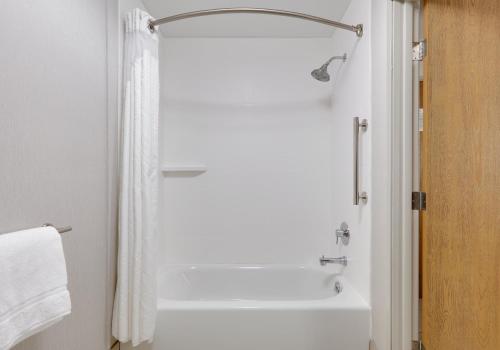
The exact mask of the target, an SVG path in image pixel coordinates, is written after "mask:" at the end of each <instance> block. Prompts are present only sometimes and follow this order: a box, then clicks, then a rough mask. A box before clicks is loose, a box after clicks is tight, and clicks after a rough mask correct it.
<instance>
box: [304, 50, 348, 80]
mask: <svg viewBox="0 0 500 350" xmlns="http://www.w3.org/2000/svg"><path fill="white" fill-rule="evenodd" d="M333 60H342V61H344V62H345V61H346V60H347V54H346V53H345V54H344V55H342V56H333V57H332V58H330V59H329V60H328V61H326V63H325V64H323V65H322V66H321V67H319V68H318V69H315V70H313V71H312V72H311V75H312V76H313V78H314V79H316V80H318V81H322V82H327V81H330V74H328V66H329V65H330V63H331V62H332V61H333Z"/></svg>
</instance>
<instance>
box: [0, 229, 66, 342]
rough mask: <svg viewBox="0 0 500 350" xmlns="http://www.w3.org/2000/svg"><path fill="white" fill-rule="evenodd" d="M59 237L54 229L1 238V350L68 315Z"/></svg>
mask: <svg viewBox="0 0 500 350" xmlns="http://www.w3.org/2000/svg"><path fill="white" fill-rule="evenodd" d="M67 284H68V282H67V274H66V261H65V260H64V253H63V247H62V242H61V237H60V235H59V233H58V232H57V230H55V229H54V228H53V227H40V228H35V229H31V230H24V231H18V232H13V233H7V234H2V235H0V350H7V349H10V348H11V347H13V346H14V345H15V344H17V343H19V342H20V341H21V340H23V339H26V338H27V337H29V336H31V335H33V334H35V333H38V332H40V331H42V330H44V329H45V328H47V327H49V326H51V325H52V324H54V323H56V322H58V321H60V320H61V319H62V318H63V316H65V315H68V314H69V313H70V312H71V301H70V296H69V292H68V289H67Z"/></svg>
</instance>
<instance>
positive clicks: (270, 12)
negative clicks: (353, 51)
mask: <svg viewBox="0 0 500 350" xmlns="http://www.w3.org/2000/svg"><path fill="white" fill-rule="evenodd" d="M230 13H250V14H265V15H275V16H284V17H292V18H299V19H303V20H306V21H311V22H316V23H321V24H324V25H327V26H330V27H335V28H340V29H344V30H349V31H351V32H354V33H356V35H357V36H358V37H362V36H363V25H362V24H357V25H349V24H345V23H341V22H336V21H332V20H329V19H326V18H322V17H317V16H311V15H308V14H305V13H300V12H292V11H284V10H276V9H266V8H252V7H234V8H218V9H209V10H200V11H193V12H186V13H180V14H178V15H174V16H169V17H164V18H159V19H155V20H151V21H149V30H151V32H154V31H155V29H156V27H157V26H159V25H161V24H165V23H170V22H174V21H179V20H182V19H187V18H195V17H203V16H210V15H220V14H230Z"/></svg>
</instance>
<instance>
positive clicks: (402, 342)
mask: <svg viewBox="0 0 500 350" xmlns="http://www.w3.org/2000/svg"><path fill="white" fill-rule="evenodd" d="M418 5H419V3H418V2H417V1H412V0H395V1H392V25H391V27H392V38H391V56H392V57H391V59H392V73H391V127H392V130H391V140H392V142H391V179H392V188H391V349H393V350H399V349H401V350H412V348H413V341H414V340H415V341H417V340H418V337H419V321H418V320H419V315H418V312H419V311H418V287H419V286H418V248H419V247H418V212H414V211H413V210H412V206H411V202H412V192H413V191H417V190H418V185H419V181H418V176H415V175H416V174H418V166H419V165H418V163H416V164H415V163H414V161H415V157H414V152H415V150H418V143H416V142H415V141H416V137H415V131H416V132H417V133H418V129H417V130H415V127H418V122H417V119H416V118H417V117H418V114H416V113H415V110H417V113H418V104H417V107H416V108H417V109H416V108H415V104H416V103H418V90H417V91H415V88H414V83H415V78H418V71H419V70H418V65H417V63H415V62H413V59H412V49H413V42H414V41H415V40H416V37H415V34H414V33H415V28H416V26H415V24H416V21H415V19H416V17H415V11H416V9H418ZM415 74H417V76H416V77H415ZM415 98H417V100H415ZM417 135H418V134H417ZM415 167H417V169H415ZM415 273H416V274H415Z"/></svg>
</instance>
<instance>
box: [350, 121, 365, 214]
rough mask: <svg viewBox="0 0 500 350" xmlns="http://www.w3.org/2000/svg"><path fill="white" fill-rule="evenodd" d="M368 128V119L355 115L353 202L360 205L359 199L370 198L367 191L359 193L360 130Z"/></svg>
mask: <svg viewBox="0 0 500 350" xmlns="http://www.w3.org/2000/svg"><path fill="white" fill-rule="evenodd" d="M366 129H368V121H367V120H366V119H363V120H362V121H361V122H360V121H359V117H354V120H353V130H352V131H353V201H352V202H353V204H354V205H359V200H360V199H361V200H363V201H366V200H368V195H367V194H366V192H362V193H359V134H360V130H362V131H366Z"/></svg>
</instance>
